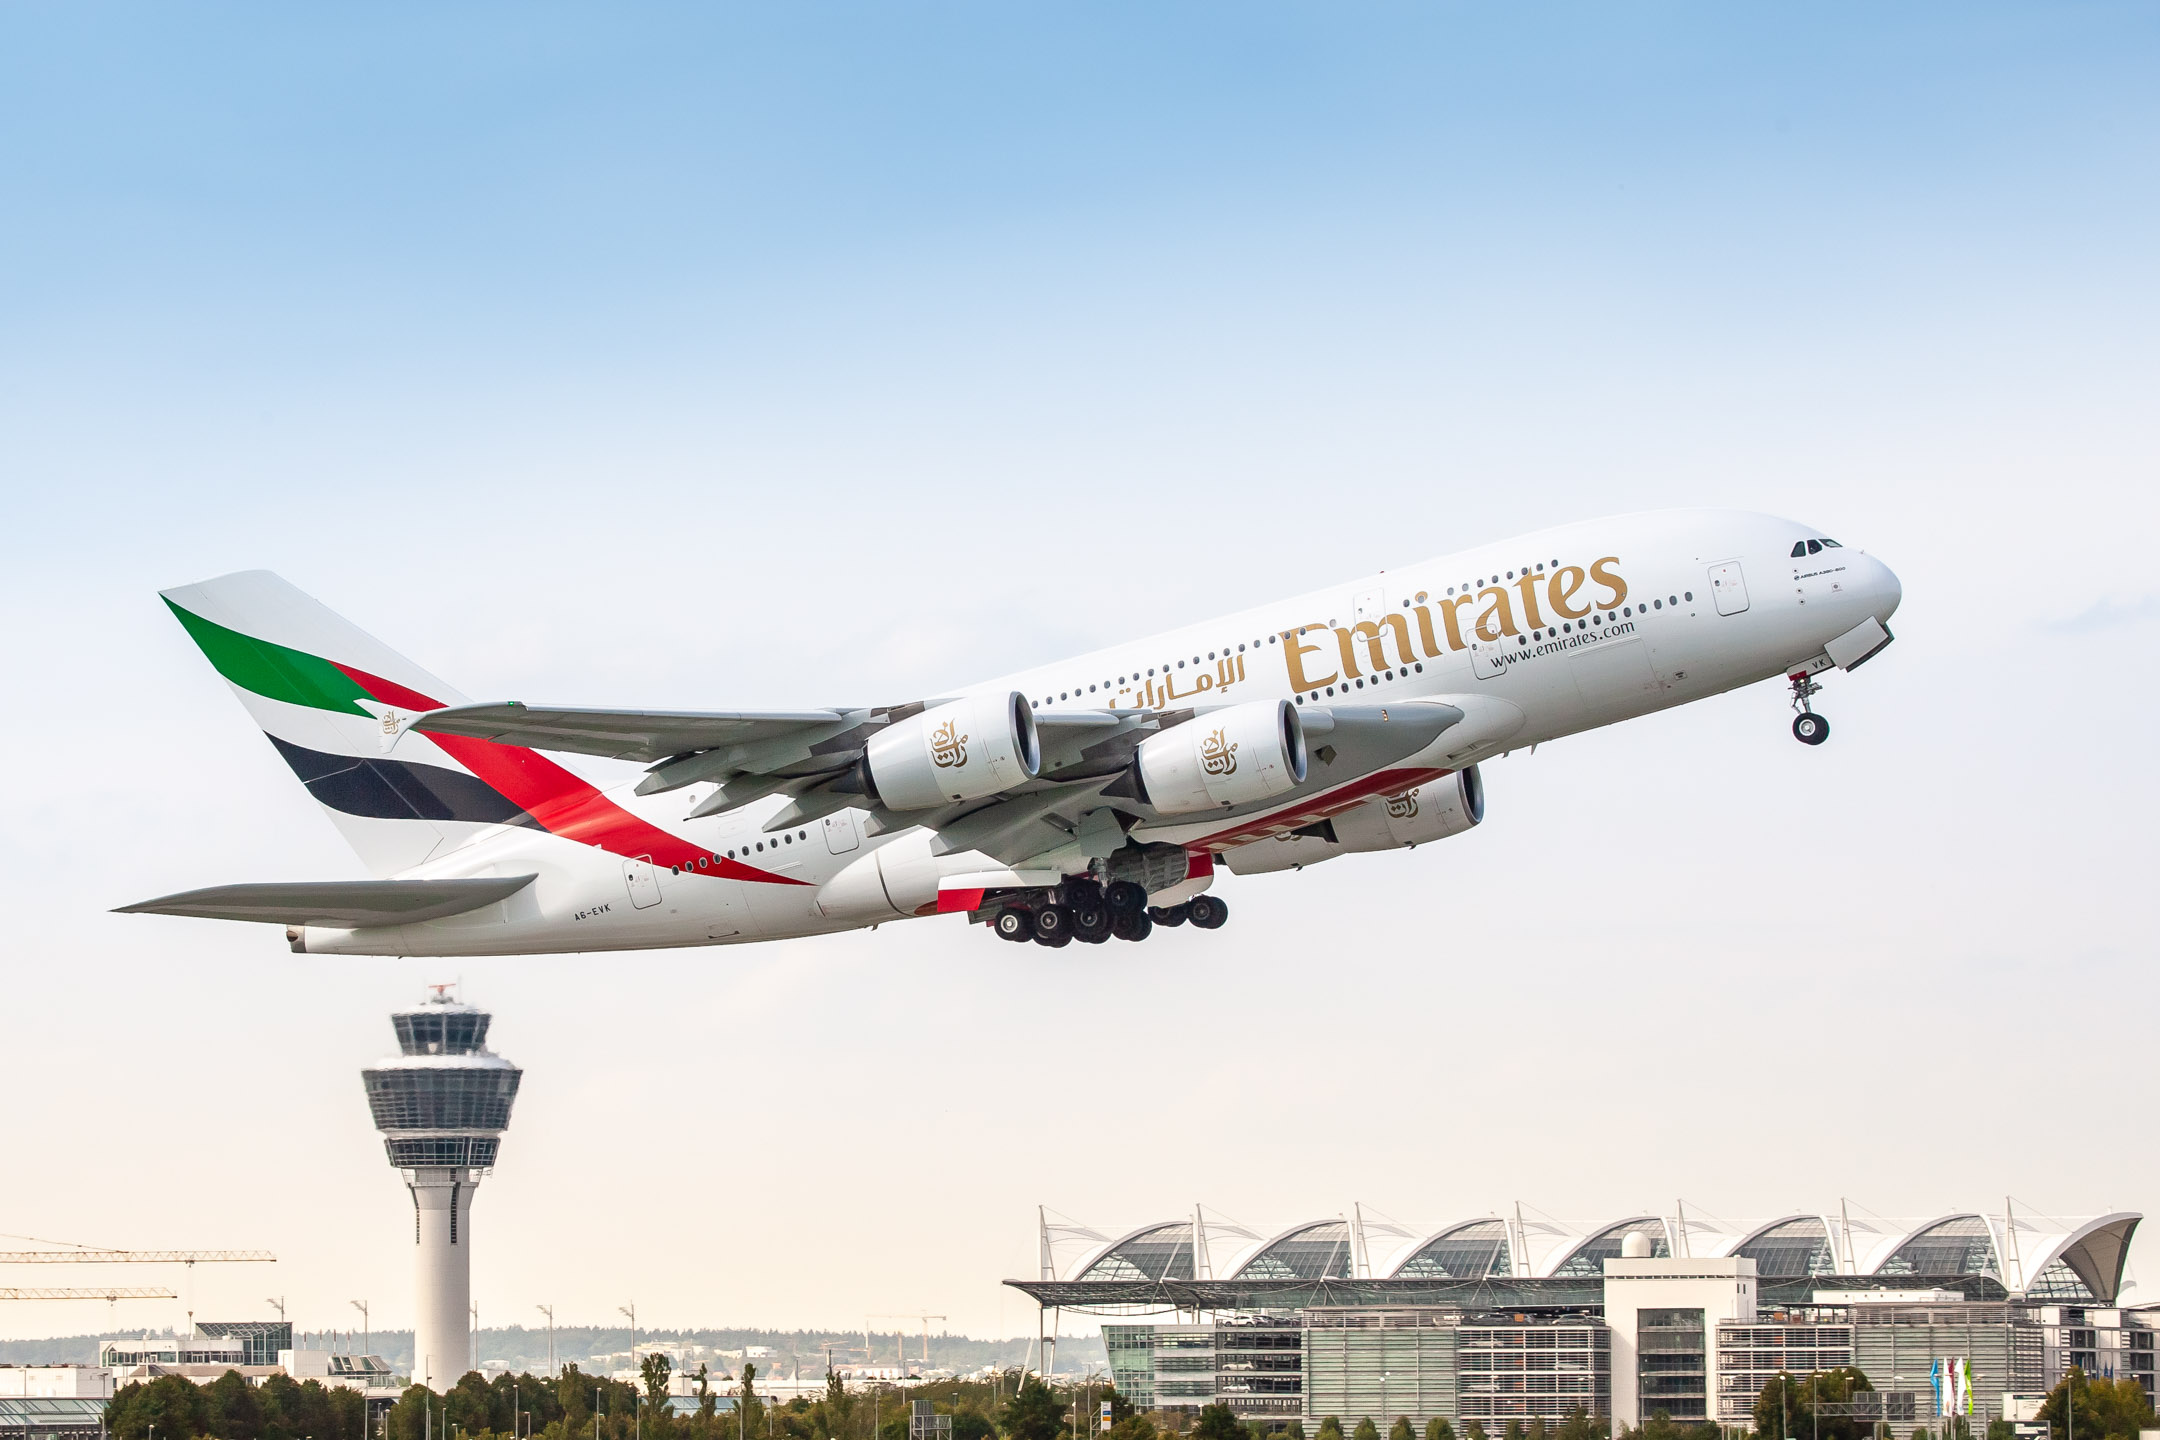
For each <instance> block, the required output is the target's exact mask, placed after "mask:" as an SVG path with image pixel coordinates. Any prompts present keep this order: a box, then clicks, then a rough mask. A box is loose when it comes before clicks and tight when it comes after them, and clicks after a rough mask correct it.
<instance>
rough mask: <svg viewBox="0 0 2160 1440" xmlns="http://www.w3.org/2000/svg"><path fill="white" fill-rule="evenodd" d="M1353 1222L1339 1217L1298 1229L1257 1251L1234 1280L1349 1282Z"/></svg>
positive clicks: (1314, 1222) (1271, 1241) (1285, 1232)
mask: <svg viewBox="0 0 2160 1440" xmlns="http://www.w3.org/2000/svg"><path fill="white" fill-rule="evenodd" d="M1350 1259H1351V1257H1350V1222H1349V1221H1347V1220H1344V1219H1342V1218H1340V1217H1337V1218H1336V1219H1333V1220H1315V1221H1312V1222H1310V1223H1309V1224H1305V1225H1298V1226H1294V1227H1292V1228H1291V1229H1288V1230H1285V1231H1284V1232H1283V1233H1282V1234H1280V1235H1278V1236H1276V1237H1275V1238H1274V1239H1272V1240H1270V1241H1268V1242H1267V1243H1266V1244H1264V1245H1262V1246H1261V1247H1260V1248H1259V1249H1258V1250H1256V1251H1254V1252H1253V1253H1252V1255H1251V1257H1250V1258H1249V1259H1247V1260H1246V1261H1245V1263H1244V1264H1242V1265H1240V1266H1238V1268H1237V1270H1236V1271H1235V1272H1234V1273H1233V1274H1232V1275H1231V1277H1230V1278H1231V1279H1233V1280H1347V1279H1349V1278H1350V1275H1351V1270H1352V1267H1351V1263H1350Z"/></svg>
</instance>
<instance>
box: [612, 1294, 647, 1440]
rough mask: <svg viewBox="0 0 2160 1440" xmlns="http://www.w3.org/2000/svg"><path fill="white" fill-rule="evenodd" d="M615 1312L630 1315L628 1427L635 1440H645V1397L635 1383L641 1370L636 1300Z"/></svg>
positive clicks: (619, 1306) (620, 1306) (617, 1307)
mask: <svg viewBox="0 0 2160 1440" xmlns="http://www.w3.org/2000/svg"><path fill="white" fill-rule="evenodd" d="M615 1310H616V1313H617V1314H620V1315H627V1316H629V1317H630V1377H631V1378H630V1384H631V1387H632V1389H631V1392H630V1427H631V1430H632V1433H634V1434H635V1435H636V1437H637V1440H645V1404H644V1401H645V1397H644V1396H642V1395H640V1394H638V1393H637V1389H636V1386H637V1383H638V1380H639V1378H640V1377H641V1375H642V1374H643V1372H642V1371H640V1370H639V1369H638V1363H637V1301H635V1300H633V1301H631V1302H630V1303H629V1304H628V1305H618V1306H616V1307H615Z"/></svg>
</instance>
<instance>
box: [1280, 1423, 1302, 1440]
mask: <svg viewBox="0 0 2160 1440" xmlns="http://www.w3.org/2000/svg"><path fill="white" fill-rule="evenodd" d="M1282 1433H1283V1440H1305V1422H1304V1421H1302V1420H1297V1419H1293V1420H1292V1421H1291V1422H1290V1423H1289V1424H1287V1425H1285V1426H1283V1432H1282Z"/></svg>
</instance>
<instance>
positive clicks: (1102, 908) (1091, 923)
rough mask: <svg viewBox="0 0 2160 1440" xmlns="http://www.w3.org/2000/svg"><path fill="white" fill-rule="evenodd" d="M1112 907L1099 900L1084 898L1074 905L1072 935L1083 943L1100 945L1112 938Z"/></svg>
mask: <svg viewBox="0 0 2160 1440" xmlns="http://www.w3.org/2000/svg"><path fill="white" fill-rule="evenodd" d="M1113 918H1114V917H1113V916H1112V914H1111V911H1110V907H1109V906H1108V905H1105V904H1103V903H1102V902H1101V901H1098V900H1082V901H1079V902H1078V903H1076V904H1075V905H1074V906H1073V907H1072V936H1073V939H1075V940H1078V941H1079V942H1080V943H1081V944H1083V945H1100V944H1102V943H1103V941H1105V940H1108V939H1109V938H1110V922H1111V920H1112V919H1113Z"/></svg>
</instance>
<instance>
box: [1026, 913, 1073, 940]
mask: <svg viewBox="0 0 2160 1440" xmlns="http://www.w3.org/2000/svg"><path fill="white" fill-rule="evenodd" d="M1072 938H1073V924H1072V912H1071V911H1070V910H1067V909H1066V908H1065V907H1064V906H1062V905H1045V906H1043V907H1042V908H1041V909H1039V910H1037V911H1036V912H1035V943H1036V944H1038V945H1048V946H1049V947H1050V948H1051V949H1053V950H1055V949H1057V948H1058V947H1059V946H1061V945H1070V944H1072Z"/></svg>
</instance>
